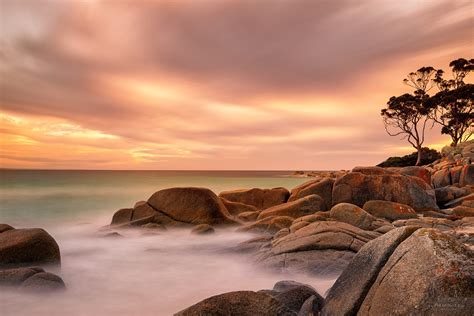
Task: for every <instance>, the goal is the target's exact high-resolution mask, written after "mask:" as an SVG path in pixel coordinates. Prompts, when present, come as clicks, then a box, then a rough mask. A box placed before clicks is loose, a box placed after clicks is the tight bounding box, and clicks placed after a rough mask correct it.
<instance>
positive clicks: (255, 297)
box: [175, 291, 296, 316]
mask: <svg viewBox="0 0 474 316" xmlns="http://www.w3.org/2000/svg"><path fill="white" fill-rule="evenodd" d="M175 315H176V316H201V315H262V316H265V315H268V316H275V315H281V316H290V315H296V313H295V312H294V311H292V310H290V309H289V308H288V307H286V306H285V305H284V304H283V303H281V302H280V301H278V300H277V299H276V298H274V297H272V296H271V295H268V294H266V293H263V292H252V291H236V292H229V293H224V294H219V295H215V296H211V297H209V298H206V299H205V300H202V301H201V302H199V303H196V304H194V305H192V306H190V307H188V308H186V309H185V310H182V311H180V312H178V313H176V314H175Z"/></svg>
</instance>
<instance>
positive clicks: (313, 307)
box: [297, 295, 324, 316]
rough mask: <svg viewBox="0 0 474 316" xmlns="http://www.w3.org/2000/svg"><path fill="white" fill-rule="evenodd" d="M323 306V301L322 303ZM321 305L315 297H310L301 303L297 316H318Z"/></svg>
mask: <svg viewBox="0 0 474 316" xmlns="http://www.w3.org/2000/svg"><path fill="white" fill-rule="evenodd" d="M322 303H323V304H324V299H323V301H322ZM323 304H321V302H320V300H319V298H318V297H317V296H315V295H311V296H310V297H308V299H307V300H306V301H305V302H304V303H303V305H302V306H301V309H300V311H299V312H298V315H297V316H314V315H319V313H320V312H321V309H322V307H323V306H324V305H323Z"/></svg>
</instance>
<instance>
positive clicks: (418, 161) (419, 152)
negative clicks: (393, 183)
mask: <svg viewBox="0 0 474 316" xmlns="http://www.w3.org/2000/svg"><path fill="white" fill-rule="evenodd" d="M416 150H417V151H418V158H417V159H416V166H419V165H421V152H422V151H421V146H419V147H418V148H417V149H416Z"/></svg>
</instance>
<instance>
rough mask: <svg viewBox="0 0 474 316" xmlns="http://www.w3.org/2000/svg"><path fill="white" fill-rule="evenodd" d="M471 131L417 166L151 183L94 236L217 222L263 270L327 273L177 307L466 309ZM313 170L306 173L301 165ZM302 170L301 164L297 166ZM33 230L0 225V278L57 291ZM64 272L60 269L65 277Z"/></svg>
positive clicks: (370, 311) (473, 292) (237, 311)
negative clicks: (324, 280)
mask: <svg viewBox="0 0 474 316" xmlns="http://www.w3.org/2000/svg"><path fill="white" fill-rule="evenodd" d="M473 160H474V142H470V143H469V144H467V145H466V144H463V147H462V148H460V149H453V150H451V151H449V152H445V153H444V157H443V158H442V159H440V160H439V161H436V162H434V163H432V164H430V165H427V166H422V167H404V168H381V167H355V168H353V169H352V170H351V171H341V172H327V173H319V174H317V176H315V177H314V178H312V179H311V180H309V181H307V182H306V183H303V184H302V185H299V186H297V187H295V188H293V189H292V190H287V189H286V188H272V189H261V188H252V189H238V190H232V191H224V192H220V193H219V194H216V193H214V192H212V191H211V190H209V189H207V188H196V187H180V188H169V189H164V190H160V191H158V192H156V193H154V194H153V195H152V196H151V197H150V198H148V200H146V201H139V202H137V203H136V204H135V205H134V206H133V207H130V208H123V209H120V210H118V211H117V212H115V214H114V215H113V217H112V220H111V224H110V226H108V227H106V228H105V229H103V230H101V232H100V233H99V236H108V237H120V236H121V234H120V233H121V231H122V230H126V229H138V230H140V231H143V232H146V233H150V232H157V231H160V232H163V233H166V230H170V229H185V230H189V232H191V233H193V234H195V235H196V237H195V238H200V237H199V236H198V235H200V234H206V235H207V234H212V233H214V232H215V231H219V230H221V229H233V230H237V231H242V232H252V233H254V234H255V238H253V239H251V240H248V241H246V242H243V243H241V244H239V245H234V247H233V248H232V251H234V252H236V253H239V254H241V255H243V256H249V258H251V259H252V262H254V263H255V264H256V265H258V266H260V267H262V268H264V269H268V270H271V271H277V272H278V271H295V272H304V273H309V274H314V275H321V276H333V277H338V278H337V281H336V283H335V284H334V286H333V287H332V288H331V289H330V290H329V291H328V293H317V291H316V290H314V288H312V287H311V286H309V285H306V284H302V283H297V282H294V281H281V282H278V283H277V284H275V286H274V287H273V289H267V290H261V291H258V292H253V291H238V290H239V289H236V292H229V293H224V294H220V295H216V296H212V297H210V298H207V299H205V300H203V301H201V302H197V303H196V304H195V305H192V306H190V307H188V308H186V309H184V310H182V311H180V312H178V311H177V315H318V314H321V315H356V314H358V315H406V314H417V315H418V314H429V315H446V314H452V315H468V314H470V312H471V311H472V310H474V254H473V251H474V164H473V163H472V161H473ZM313 175H316V174H313ZM303 176H304V175H303ZM60 262H61V256H60V250H59V247H58V245H57V243H56V241H55V240H54V239H53V237H51V236H50V235H49V234H48V233H47V232H46V231H44V230H42V229H37V228H34V229H15V228H13V227H11V226H9V225H7V224H2V225H0V286H8V287H11V288H14V289H16V290H22V291H23V290H25V291H26V290H28V291H39V292H46V291H57V290H65V289H66V285H65V283H64V282H63V280H62V279H61V278H60V277H59V276H58V275H55V274H53V273H50V272H46V271H45V270H44V269H45V268H47V269H55V267H57V266H59V265H60ZM66 282H67V280H66Z"/></svg>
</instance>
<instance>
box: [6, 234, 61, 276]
mask: <svg viewBox="0 0 474 316" xmlns="http://www.w3.org/2000/svg"><path fill="white" fill-rule="evenodd" d="M60 262H61V255H60V252H59V246H58V244H57V243H56V241H55V240H54V238H53V237H51V235H49V234H48V233H47V232H46V231H45V230H44V229H41V228H31V229H10V230H7V231H4V232H2V233H0V266H6V267H8V266H11V267H16V266H32V265H45V264H60Z"/></svg>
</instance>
